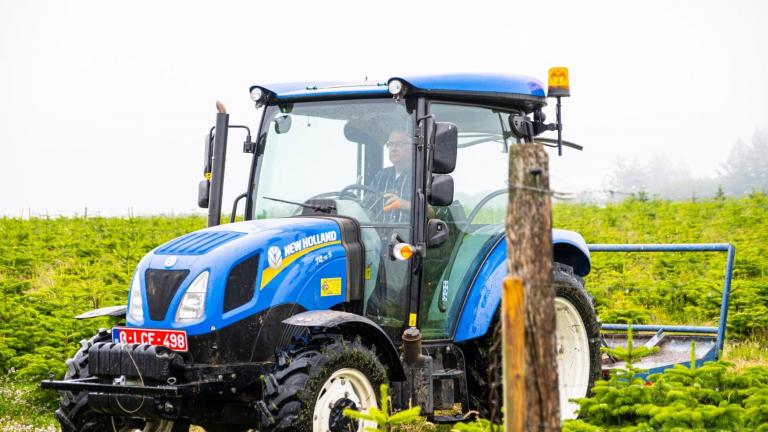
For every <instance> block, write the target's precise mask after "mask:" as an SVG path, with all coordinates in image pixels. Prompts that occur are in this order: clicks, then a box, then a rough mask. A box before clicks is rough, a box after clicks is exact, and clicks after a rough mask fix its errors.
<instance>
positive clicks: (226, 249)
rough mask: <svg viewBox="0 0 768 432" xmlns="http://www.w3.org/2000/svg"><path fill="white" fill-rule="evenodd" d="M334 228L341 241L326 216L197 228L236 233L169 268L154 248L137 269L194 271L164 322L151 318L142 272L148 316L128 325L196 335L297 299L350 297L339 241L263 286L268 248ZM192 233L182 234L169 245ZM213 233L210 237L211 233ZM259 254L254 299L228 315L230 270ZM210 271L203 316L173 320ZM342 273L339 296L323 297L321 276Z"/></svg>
mask: <svg viewBox="0 0 768 432" xmlns="http://www.w3.org/2000/svg"><path fill="white" fill-rule="evenodd" d="M329 232H333V233H335V236H336V239H337V240H341V232H340V230H339V226H338V225H337V224H336V222H333V221H331V220H327V219H314V218H309V217H307V218H285V219H268V220H257V221H246V222H240V223H235V224H227V225H223V226H217V227H212V228H207V229H204V230H201V231H198V232H196V233H193V234H197V235H199V236H200V237H204V238H209V236H203V234H216V235H219V237H216V238H225V236H226V237H227V238H229V237H230V236H231V235H233V234H235V236H234V237H233V238H229V240H228V241H227V242H225V243H223V244H220V245H218V247H215V248H213V249H210V250H209V251H208V252H207V253H205V254H202V255H182V254H174V255H178V259H177V261H176V263H175V264H174V265H173V266H172V267H171V268H167V267H165V259H166V257H165V256H161V255H159V254H157V251H153V252H150V253H149V254H148V255H147V256H145V257H144V259H142V261H141V263H140V264H139V267H138V273H137V274H139V275H144V274H145V272H146V270H147V269H149V268H154V269H167V270H181V269H188V270H189V271H190V273H189V275H188V276H187V278H186V279H185V280H184V281H183V282H182V284H181V286H180V288H179V290H178V292H177V293H176V295H175V296H174V298H173V299H172V300H171V303H170V306H169V308H168V313H167V315H166V318H165V319H164V320H162V321H153V320H151V319H150V318H149V312H148V307H147V297H146V292H145V286H146V285H145V283H144V280H143V277H142V281H141V288H142V289H141V290H142V298H143V300H144V321H143V322H142V323H136V322H132V321H131V320H130V318H129V317H128V318H127V325H128V326H129V327H142V328H157V329H178V330H186V331H187V334H188V335H190V336H194V335H199V334H204V333H209V332H211V331H214V330H219V329H221V328H224V327H226V326H228V325H231V324H234V323H236V322H238V321H240V320H242V319H244V318H246V317H249V316H251V315H253V314H256V313H259V312H262V311H264V310H266V309H268V308H270V307H273V306H276V305H279V304H286V303H296V304H299V305H301V306H302V307H304V308H306V309H308V310H318V309H328V308H330V307H332V306H334V305H336V304H338V303H341V302H343V301H345V299H346V290H347V281H346V253H345V251H344V248H343V246H341V244H338V243H336V244H331V245H328V246H322V247H319V248H317V249H314V250H312V251H310V252H307V253H304V254H303V255H301V256H300V257H299V258H298V259H296V260H294V261H293V262H291V263H289V264H286V265H282V266H280V267H278V269H279V270H280V271H279V272H278V273H277V275H276V276H275V277H274V278H273V279H272V280H271V281H270V282H269V283H268V284H267V285H266V286H265V287H264V288H263V289H260V287H261V278H262V275H263V274H264V272H265V271H266V269H268V268H269V262H268V258H267V255H268V254H267V250H268V249H269V248H270V247H272V246H277V247H279V248H281V250H282V248H283V247H285V246H286V245H288V244H289V243H291V242H295V241H301V240H302V239H304V238H307V237H311V236H313V235H319V234H321V233H329ZM188 236H189V235H187V236H184V237H181V238H179V239H177V240H175V241H172V242H170V243H169V244H172V243H174V242H176V241H180V240H182V239H184V238H185V237H188ZM214 237H215V236H210V238H214ZM158 250H159V249H158ZM175 250H177V249H175ZM329 253H330V255H329ZM254 254H259V257H260V258H259V263H258V266H259V274H258V276H257V280H256V290H255V293H254V297H253V299H251V300H250V301H249V302H247V303H245V304H244V305H241V306H239V307H237V308H235V309H233V310H231V311H228V312H227V313H226V314H222V311H223V310H224V292H225V287H226V282H227V278H228V276H229V273H230V271H231V270H232V268H234V267H235V266H236V265H237V264H238V263H239V262H240V261H242V260H243V259H244V258H245V257H249V256H253V255H254ZM206 270H207V271H209V272H210V274H209V281H208V291H207V293H206V300H205V302H206V305H205V312H204V314H203V316H202V317H201V319H200V320H199V321H197V322H194V323H176V322H175V321H174V319H175V315H176V310H177V309H178V307H179V304H180V303H181V299H182V297H183V296H184V293H185V292H186V290H187V289H188V288H189V285H190V284H191V283H192V281H193V280H194V279H195V278H196V277H197V276H198V275H199V274H200V273H202V272H203V271H206ZM337 277H338V278H341V279H342V280H341V293H340V295H329V296H321V294H320V285H321V279H325V278H337Z"/></svg>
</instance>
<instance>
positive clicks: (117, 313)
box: [75, 305, 128, 320]
mask: <svg viewBox="0 0 768 432" xmlns="http://www.w3.org/2000/svg"><path fill="white" fill-rule="evenodd" d="M127 310H128V306H126V305H120V306H107V307H103V308H99V309H94V310H91V311H88V312H85V313H81V314H80V315H78V316H76V317H75V319H79V320H82V319H88V318H96V317H100V316H112V317H125V312H126V311H127Z"/></svg>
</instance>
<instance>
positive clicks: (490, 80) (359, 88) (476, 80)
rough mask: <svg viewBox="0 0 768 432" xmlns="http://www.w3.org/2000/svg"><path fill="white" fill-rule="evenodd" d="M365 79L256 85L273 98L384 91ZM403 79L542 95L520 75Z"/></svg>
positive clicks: (418, 86)
mask: <svg viewBox="0 0 768 432" xmlns="http://www.w3.org/2000/svg"><path fill="white" fill-rule="evenodd" d="M392 79H394V78H390V79H389V80H384V81H366V82H362V83H341V82H327V81H324V82H311V81H310V82H292V83H282V84H267V85H263V86H261V85H260V86H252V87H251V90H252V89H254V88H256V87H259V88H262V89H266V90H269V91H270V92H272V93H274V94H275V99H277V100H278V101H279V100H290V99H299V98H315V97H316V98H327V97H336V96H353V97H354V96H370V95H387V94H388V91H387V83H388V82H389V81H390V80H392ZM398 79H401V80H403V81H405V82H407V83H408V84H409V85H410V87H411V89H412V90H415V91H417V92H425V93H430V92H434V93H476V94H477V93H479V94H487V95H494V96H505V95H506V96H514V95H522V96H532V97H541V98H544V97H546V93H545V91H544V86H543V84H542V82H541V81H539V80H537V79H535V78H530V77H526V76H521V75H510V74H447V75H425V76H410V77H409V76H403V77H398Z"/></svg>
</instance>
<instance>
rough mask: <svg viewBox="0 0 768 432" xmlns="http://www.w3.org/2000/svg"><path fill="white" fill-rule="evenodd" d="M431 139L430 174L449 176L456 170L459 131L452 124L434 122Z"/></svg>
mask: <svg viewBox="0 0 768 432" xmlns="http://www.w3.org/2000/svg"><path fill="white" fill-rule="evenodd" d="M434 131H435V135H434V137H433V141H432V142H433V144H434V150H433V152H432V172H433V173H435V174H450V173H452V172H453V170H454V169H456V152H457V150H458V148H459V130H458V129H457V128H456V125H455V124H453V123H445V122H436V123H435V129H434Z"/></svg>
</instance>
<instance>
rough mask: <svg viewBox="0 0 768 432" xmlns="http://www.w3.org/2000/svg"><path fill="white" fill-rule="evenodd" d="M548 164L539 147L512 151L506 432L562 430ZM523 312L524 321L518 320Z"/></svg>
mask: <svg viewBox="0 0 768 432" xmlns="http://www.w3.org/2000/svg"><path fill="white" fill-rule="evenodd" d="M548 165H549V159H548V157H547V153H546V152H545V151H544V149H543V147H542V146H541V145H540V144H522V145H513V146H511V147H510V151H509V209H508V211H507V224H506V235H507V257H508V266H509V273H510V277H509V278H508V279H507V280H505V283H504V294H503V296H502V298H503V299H506V300H507V302H506V303H507V304H506V306H513V307H512V308H508V310H502V315H503V316H504V318H503V319H502V323H503V329H502V332H504V333H503V334H504V337H503V343H504V346H503V350H502V352H503V357H504V360H503V362H504V402H505V407H506V418H507V426H506V430H507V431H508V432H510V431H515V432H518V431H521V430H528V431H535V432H540V431H558V430H560V407H559V402H560V398H559V394H558V387H557V353H556V339H555V328H556V327H555V288H554V285H553V283H552V204H551V199H550V194H549V166H548ZM516 292H521V293H520V294H516ZM520 302H522V303H523V305H524V306H523V307H522V308H521V307H520V304H519V303H520ZM515 306H516V307H517V309H516V310H515V308H514V307H515ZM502 308H505V305H504V304H503V305H502ZM521 309H523V310H524V314H523V316H524V320H523V319H521V317H520V316H517V317H516V316H515V314H519V313H520V310H521ZM521 324H524V335H525V337H524V349H522V352H521V346H523V343H522V342H520V341H519V340H518V339H519V334H521V333H522V332H523V329H521V328H520V326H521ZM508 337H509V342H511V343H509V344H508V343H507V342H508ZM523 352H524V359H525V361H524V362H522V361H521V358H523V355H522V353H523ZM521 381H524V382H525V384H524V390H520V389H521V388H522V387H523V385H522V382H521ZM520 392H522V394H519V393H520Z"/></svg>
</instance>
